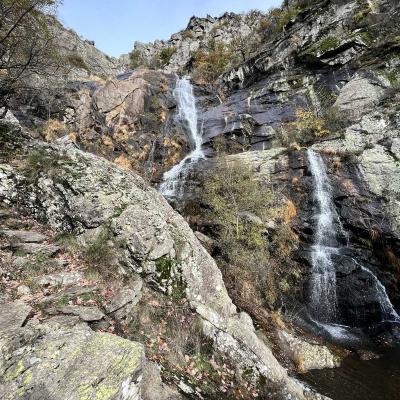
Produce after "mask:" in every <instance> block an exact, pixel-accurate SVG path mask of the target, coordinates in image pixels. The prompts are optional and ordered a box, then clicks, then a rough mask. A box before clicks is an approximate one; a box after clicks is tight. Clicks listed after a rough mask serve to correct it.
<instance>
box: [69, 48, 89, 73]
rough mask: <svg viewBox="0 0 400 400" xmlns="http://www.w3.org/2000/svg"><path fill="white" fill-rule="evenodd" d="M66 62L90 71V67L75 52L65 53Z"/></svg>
mask: <svg viewBox="0 0 400 400" xmlns="http://www.w3.org/2000/svg"><path fill="white" fill-rule="evenodd" d="M67 62H68V63H69V64H70V65H72V66H73V67H75V68H79V69H84V70H85V71H87V72H90V68H89V67H88V65H87V64H86V63H85V61H84V59H83V58H82V57H81V56H80V55H79V54H78V53H76V52H74V53H71V54H68V55H67Z"/></svg>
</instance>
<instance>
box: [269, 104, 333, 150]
mask: <svg viewBox="0 0 400 400" xmlns="http://www.w3.org/2000/svg"><path fill="white" fill-rule="evenodd" d="M329 133H330V131H329V130H328V129H327V128H326V121H325V120H324V119H323V118H321V117H318V116H317V115H315V114H314V113H313V112H311V111H305V110H302V109H299V110H297V111H296V119H295V120H294V121H293V122H288V123H286V124H282V125H281V128H280V130H279V132H278V135H277V136H278V140H279V141H280V143H281V144H282V145H284V146H291V147H296V146H298V145H299V144H300V145H301V144H305V143H308V142H312V141H313V140H315V139H317V138H320V137H323V136H326V135H328V134H329Z"/></svg>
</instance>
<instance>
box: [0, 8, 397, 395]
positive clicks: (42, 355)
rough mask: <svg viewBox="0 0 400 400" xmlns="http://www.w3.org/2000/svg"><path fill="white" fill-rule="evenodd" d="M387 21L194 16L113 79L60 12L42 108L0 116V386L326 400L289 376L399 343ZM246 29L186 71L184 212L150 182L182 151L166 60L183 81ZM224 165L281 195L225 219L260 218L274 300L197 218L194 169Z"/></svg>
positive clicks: (359, 13) (332, 14)
mask: <svg viewBox="0 0 400 400" xmlns="http://www.w3.org/2000/svg"><path fill="white" fill-rule="evenodd" d="M399 17H400V6H399V4H398V3H397V1H395V0H376V1H363V0H359V1H350V0H348V1H345V0H318V1H307V0H293V1H287V2H285V4H284V6H283V7H282V8H281V9H279V10H273V11H271V12H270V13H261V12H251V13H249V14H244V15H235V14H231V13H227V14H224V15H223V16H221V17H219V18H213V17H209V16H208V17H206V18H196V17H193V18H191V20H190V21H189V24H188V26H187V28H186V29H185V30H183V31H181V32H179V33H177V34H175V35H173V36H172V37H171V39H170V40H168V41H157V42H155V43H151V44H141V43H136V44H135V48H134V51H133V53H132V54H133V56H134V57H136V58H138V59H140V60H139V61H140V62H139V63H138V65H139V64H145V65H147V66H150V67H151V66H153V67H156V68H153V69H148V68H143V67H142V66H140V67H138V68H135V69H134V70H129V71H126V70H124V68H126V67H124V64H126V60H125V58H126V57H123V59H121V60H119V61H118V60H115V59H112V58H109V57H107V56H105V55H104V54H102V53H101V52H99V51H98V50H96V48H95V47H94V45H93V44H92V43H90V42H88V41H82V40H81V39H80V38H79V37H78V36H77V35H76V34H75V33H74V32H71V31H67V30H65V29H64V28H62V26H61V25H58V23H56V24H55V25H54V29H56V30H57V31H58V32H59V37H60V38H61V39H62V40H60V43H62V44H61V45H60V47H61V50H62V52H63V53H64V55H65V57H66V58H67V59H68V60H69V63H70V65H71V68H70V74H69V77H68V78H67V81H66V83H65V85H63V88H62V90H61V91H60V93H59V95H58V96H57V99H56V100H57V101H55V102H53V103H52V104H51V105H50V107H48V106H47V105H46V107H47V108H45V104H44V101H43V99H41V98H36V99H35V101H31V100H32V99H30V98H28V99H19V102H18V104H17V103H16V104H15V107H14V108H13V109H12V110H11V111H13V114H14V115H15V117H16V118H15V117H14V116H13V115H12V114H8V116H7V119H8V120H9V122H8V123H2V124H1V125H0V145H1V146H0V201H1V202H2V208H1V209H0V220H1V237H0V239H1V241H0V251H1V252H2V253H1V255H2V256H3V257H2V264H1V270H0V272H1V275H2V277H3V278H4V282H6V283H5V286H4V288H3V286H0V294H1V296H0V301H1V302H2V305H3V306H4V307H2V312H1V313H0V320H1V322H3V321H4V323H1V324H0V326H1V329H0V342H1V346H2V348H1V352H2V359H1V360H0V373H1V375H2V378H1V379H0V389H3V391H4V393H6V397H5V398H7V399H8V398H10V399H12V398H21V399H22V398H26V396H27V395H29V396H31V398H53V397H54V396H58V397H54V398H60V399H61V398H75V397H73V396H76V394H77V393H78V395H79V396H80V397H77V398H88V399H92V398H100V397H101V398H104V399H140V398H144V399H148V400H151V399H153V398H154V399H158V398H160V399H163V400H164V399H165V400H168V399H169V400H173V399H180V398H193V397H197V398H210V399H211V398H232V396H237V397H235V398H251V397H255V396H259V398H271V399H272V398H276V399H319V398H321V399H322V398H323V397H322V396H320V395H318V394H316V393H315V392H314V391H313V390H311V389H309V388H308V387H306V386H304V385H303V384H302V383H301V382H299V381H298V380H297V379H295V378H292V376H291V373H290V371H296V372H304V371H306V370H308V369H314V368H326V367H329V368H333V367H336V366H337V365H338V364H339V363H340V359H341V357H343V356H344V355H345V354H347V353H346V352H347V350H346V351H343V348H351V349H352V348H358V347H363V346H365V345H369V344H370V342H371V341H374V342H375V343H376V342H379V343H383V342H384V343H387V342H392V341H396V340H398V339H399V336H400V333H399V327H398V325H399V324H398V321H396V320H390V321H387V320H386V319H387V318H386V317H387V310H385V307H386V306H387V305H388V304H390V306H391V307H392V306H393V307H394V308H393V310H394V309H398V308H399V307H400V275H399V265H400V264H399V260H400V236H399V232H400V167H399V162H400V108H399V106H398V104H399V100H400V40H399V38H400V36H399V35H400V32H399V26H398V20H399ZM250 38H251V45H250ZM239 39H240V40H239ZM246 41H249V48H246V49H245V51H244V52H243V54H241V55H240V57H235V60H234V62H231V63H228V64H226V65H227V67H226V70H225V72H224V73H223V74H221V75H220V76H219V77H218V79H217V80H216V81H215V82H213V83H212V84H210V82H206V80H204V79H196V81H195V82H193V87H194V94H195V96H196V100H197V112H198V120H199V125H200V126H201V132H202V139H203V150H204V153H205V154H206V156H207V159H206V160H201V161H200V162H198V164H196V165H195V167H193V169H192V170H191V171H190V176H189V178H188V179H187V181H188V182H189V183H190V185H188V187H186V188H185V196H184V197H183V198H179V199H172V200H173V201H172V203H173V204H174V206H176V208H178V209H179V211H180V212H181V214H183V216H181V215H180V214H179V213H178V212H176V211H174V210H173V208H172V207H171V206H170V205H169V204H168V202H167V201H166V200H165V199H164V198H163V197H162V196H161V195H160V194H159V193H158V192H157V191H156V190H155V188H152V187H151V186H152V185H153V186H157V185H158V183H159V181H160V179H162V174H163V173H164V172H165V171H167V170H169V169H170V168H171V167H173V166H174V165H176V164H177V163H179V161H181V160H182V159H183V158H184V157H185V156H186V155H187V154H188V152H189V151H190V149H191V146H192V144H191V142H190V141H191V139H190V137H189V136H188V134H187V127H186V126H185V124H182V121H181V120H180V119H179V118H177V113H178V110H177V101H176V98H175V93H174V90H175V86H176V82H177V79H178V78H177V75H176V73H179V74H189V75H190V74H191V73H192V72H193V71H194V70H195V67H196V66H195V65H194V62H195V57H196V53H197V52H198V51H204V52H206V53H207V52H209V51H214V50H215V43H222V44H223V45H224V46H225V45H226V46H234V47H235V48H236V49H239V48H242V46H243V43H246ZM210 42H212V43H211V44H212V45H210ZM255 44H256V45H255ZM210 48H213V49H214V50H210ZM160 54H162V55H163V57H164V56H165V57H164V59H163V60H162V61H163V63H162V65H161V64H160V63H159V60H158V61H157V62H156V63H155V64H154V59H155V58H157V59H158V58H159V56H160ZM224 54H225V53H224ZM214 55H215V54H214ZM124 60H125V61H124ZM131 61H132V59H131ZM136 61H137V60H136ZM203 61H204V60H203ZM207 62H210V61H209V60H208V61H207ZM121 65H122V67H121ZM211 68H212V66H211ZM44 110H46V112H44ZM49 116H50V117H51V118H49ZM18 120H19V121H20V123H21V124H22V126H20V125H19V122H18ZM310 149H311V150H313V151H315V152H316V153H318V154H320V155H321V156H322V162H323V164H324V166H325V168H326V174H327V177H328V179H329V185H330V190H329V192H330V193H329V195H330V196H331V199H332V204H330V206H331V207H332V209H333V212H334V214H335V219H334V221H335V222H334V223H333V224H332V230H334V231H335V232H338V233H337V235H336V236H337V238H335V241H337V243H335V246H337V248H340V252H338V253H337V254H334V255H333V256H332V260H333V262H334V264H335V280H336V298H337V315H336V319H335V321H332V322H333V323H334V324H335V325H334V328H335V329H336V330H334V331H332V329H331V330H329V329H330V328H332V326H328V328H327V327H326V326H323V325H321V324H320V323H318V321H315V320H313V318H312V315H310V310H309V298H310V281H311V278H312V274H313V265H312V264H313V260H312V251H313V246H314V244H315V236H316V230H317V223H316V218H317V215H318V204H317V203H316V201H315V195H314V191H315V182H314V179H313V178H314V177H313V173H312V168H311V165H310V162H309V159H308V156H307V154H308V152H307V150H310ZM225 162H226V164H227V165H237V164H240V165H246V166H249V167H250V170H251V171H252V173H253V174H254V179H255V180H256V181H257V182H261V184H262V185H263V186H264V187H267V188H268V189H269V190H270V191H271V193H273V195H274V196H275V197H274V201H275V203H274V204H273V205H271V203H270V202H268V201H267V199H265V202H266V205H265V207H266V208H267V207H268V208H269V207H270V208H271V211H275V214H274V215H273V216H271V217H269V220H268V221H264V220H262V219H261V218H260V217H259V216H257V215H253V214H252V213H251V212H249V210H247V209H246V210H242V211H243V212H242V213H241V214H240V218H243V219H245V220H246V223H254V224H255V225H257V226H259V227H260V226H261V228H262V229H261V228H260V229H261V231H262V241H263V244H264V246H265V247H266V248H268V251H269V253H268V262H267V263H266V266H265V270H263V271H262V272H263V273H262V275H261V278H260V275H257V277H256V278H255V277H254V276H253V281H254V280H260V281H262V282H263V283H269V282H267V281H268V280H272V278H271V276H272V275H274V276H276V278H274V279H276V280H277V282H276V288H275V289H274V293H273V296H272V295H271V294H270V293H268V289H266V290H265V292H262V291H261V290H258V292H257V291H252V290H253V286H251V284H252V283H254V282H248V281H246V279H244V278H243V276H247V277H248V276H251V271H250V270H249V271H247V270H246V271H241V272H243V274H242V275H240V274H237V276H234V279H232V274H234V273H232V270H233V271H235V270H234V269H233V267H234V266H233V265H228V267H232V270H231V271H230V270H229V268H227V266H226V262H225V263H224V260H223V257H222V253H223V250H224V249H221V246H220V245H219V244H218V235H219V228H218V226H217V225H216V223H215V222H214V221H209V220H207V218H205V217H204V215H207V212H208V211H209V209H208V208H209V206H208V205H207V204H205V203H204V198H203V192H204V190H205V187H206V183H207V177H210V176H213V174H214V171H215V170H214V168H215V167H216V166H218V164H219V163H225ZM3 206H4V207H3ZM3 208H4V209H5V210H7V211H4V212H3V211H2V210H3ZM10 210H13V211H10ZM276 210H278V211H276ZM10 213H11V214H10ZM13 213H15V214H13ZM336 214H337V216H336ZM271 215H272V213H271ZM29 218H33V219H34V222H32V223H31V222H30V221H29V220H28V219H29ZM25 219H27V221H25ZM17 221H18V222H17ZM21 223H22V225H21ZM189 223H190V224H191V227H190V226H189ZM35 224H40V225H39V226H36V225H35ZM32 226H33V227H35V226H36V228H37V229H36V228H35V230H34V229H33V228H32ZM282 227H284V228H285V231H284V233H286V236H285V237H283V239H282V241H284V243H283V244H284V245H285V246H286V247H287V248H285V249H284V251H285V256H282V251H281V252H279V250H280V249H279V248H278V247H279V245H280V244H281V243H277V241H276V237H278V236H279V234H280V232H281V231H280V228H282ZM191 228H193V229H196V230H197V232H196V233H194V232H193V231H192V229H191ZM58 236H60V238H61V239H62V238H63V239H64V241H65V240H66V239H68V240H66V241H67V242H68V243H69V242H71V243H73V246H70V248H69V250H68V251H67V250H66V249H65V248H64V247H63V245H61V244H60V243H62V240H61V239H60V238H58V239H59V240H57V239H56V238H57V237H58ZM60 240H61V242H60ZM203 245H204V246H205V247H207V249H208V251H207V250H206V249H205V248H204V247H203ZM288 249H289V250H288ZM210 253H211V254H212V256H213V257H214V259H213V257H212V256H211V255H210ZM249 258H250V257H249ZM215 260H217V261H218V263H216V261H215ZM93 270H94V271H93ZM93 272H95V273H96V274H99V275H100V276H101V278H99V277H98V276H97V277H96V278H93V276H92V273H93ZM32 274H33V278H32V276H29V275H32ZM229 274H230V275H229ZM246 274H248V275H246ZM115 280H116V281H117V282H118V283H117V284H116V283H115V282H114V281H115ZM256 283H258V282H256ZM254 287H255V285H254ZM262 287H265V286H262ZM266 287H268V286H266ZM263 290H264V289H263ZM249 297H250V299H251V300H252V301H250V302H249ZM272 297H274V299H273V300H271V298H272ZM256 299H257V301H256ZM258 299H261V300H260V301H258ZM253 300H254V301H253ZM293 310H294V311H293ZM385 313H386V314H385ZM337 324H340V326H342V325H346V326H347V327H348V330H346V331H345V334H342V335H337V332H338V331H337V329H339V330H340V329H341V328H338V326H339V325H337ZM3 327H4V328H3ZM346 329H347V328H346ZM340 332H343V331H340ZM339 336H340V337H339ZM332 343H334V344H335V345H332ZM100 346H101V349H100ZM336 346H339V347H340V346H341V348H340V349H339V348H338V347H336ZM63 349H67V351H65V352H64V350H63ZM67 353H68V354H67ZM54 354H57V355H59V356H60V357H59V358H60V359H59V360H58V361H55V360H54ZM77 363H79V364H80V365H82V370H83V369H84V370H85V373H84V374H79V376H77V371H78V372H79V371H81V368H79V369H78V370H74V366H75V365H76V364H77ZM97 363H102V364H103V363H105V364H106V365H107V370H109V371H110V373H109V374H108V373H107V374H105V373H104V369H101V370H99V369H98V368H97V367H96V364H97ZM153 363H155V364H153ZM156 365H159V366H161V375H160V371H159V370H158V368H157V366H156ZM288 369H289V373H288ZM161 376H162V381H161ZM48 377H51V379H50V378H48ZM64 377H68V379H67V383H66V385H65V386H63V387H61V388H59V387H56V385H55V383H54V382H56V381H58V380H60V379H64ZM153 381H154V382H157V384H156V385H154V388H153V387H152V385H151V383H152V382H153ZM149 382H150V383H149ZM178 391H179V393H178ZM15 393H16V394H15ZM238 393H239V394H238ZM46 396H47V397H46ZM51 396H53V397H51ZM224 396H225V397H224ZM230 396H231V397H230ZM263 396H264V397H263Z"/></svg>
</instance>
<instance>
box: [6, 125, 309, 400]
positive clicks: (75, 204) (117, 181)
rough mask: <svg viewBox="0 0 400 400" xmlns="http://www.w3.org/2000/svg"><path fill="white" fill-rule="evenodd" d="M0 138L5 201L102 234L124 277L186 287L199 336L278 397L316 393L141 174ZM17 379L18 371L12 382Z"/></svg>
mask: <svg viewBox="0 0 400 400" xmlns="http://www.w3.org/2000/svg"><path fill="white" fill-rule="evenodd" d="M1 141H2V149H4V150H3V151H2V160H3V162H2V165H1V187H0V195H1V199H2V201H3V202H6V203H9V204H18V205H19V206H20V207H23V208H24V209H25V210H28V211H29V213H30V214H31V215H33V216H34V217H35V218H37V219H39V220H41V221H44V222H46V223H48V224H49V226H51V227H52V228H53V229H55V230H58V231H60V232H71V233H74V234H77V235H78V238H77V240H78V242H80V243H82V245H85V244H86V246H87V245H88V244H90V243H94V242H96V241H97V240H99V236H101V235H102V234H103V232H107V243H109V242H110V243H111V246H112V247H113V248H114V250H115V251H114V254H115V260H114V261H111V260H110V261H109V264H107V266H106V267H107V268H112V264H114V268H117V269H118V268H120V269H121V271H123V272H122V273H123V274H125V275H131V274H140V275H141V276H142V277H143V278H144V279H145V281H146V282H149V283H152V284H155V285H156V287H158V288H159V289H160V290H162V291H165V292H166V293H171V292H172V291H173V290H178V289H180V290H184V293H185V297H186V298H187V299H188V301H189V305H190V306H191V308H192V309H193V310H195V311H196V312H197V314H198V315H199V316H200V317H201V326H202V329H203V330H204V334H205V335H206V336H208V337H209V338H211V339H212V341H213V343H214V345H215V347H216V349H219V350H220V351H221V352H222V353H223V354H225V355H226V356H227V357H229V358H231V360H232V361H234V362H235V365H236V366H237V367H238V368H240V370H242V371H246V370H248V369H250V370H251V371H252V374H255V376H256V377H257V376H263V377H264V379H265V380H266V381H267V383H268V385H269V386H270V390H274V392H275V394H276V396H278V398H284V397H287V396H291V398H296V399H305V398H315V395H314V394H313V393H312V392H311V391H309V390H308V389H306V388H305V387H303V386H302V385H301V384H300V383H298V382H296V381H295V380H293V379H291V378H289V377H288V375H287V372H286V370H285V369H283V368H282V367H281V366H280V365H279V363H278V361H277V360H276V359H275V358H274V356H273V355H272V353H271V350H270V349H269V348H268V347H267V345H266V344H265V343H263V341H262V340H261V339H259V338H258V337H257V335H256V332H255V329H254V326H253V323H252V321H251V319H250V318H249V317H248V315H247V314H245V313H237V311H236V307H235V306H234V305H233V303H232V301H231V299H230V298H229V296H228V294H227V292H226V289H225V286H224V283H223V280H222V276H221V273H220V271H219V270H218V268H217V266H216V264H215V262H214V261H213V259H212V258H211V257H210V256H209V255H208V253H207V252H206V251H205V249H204V248H203V247H202V246H201V245H200V243H199V242H198V240H197V239H196V237H195V236H194V234H193V232H192V231H191V230H190V228H189V227H188V225H187V224H186V222H185V221H184V220H183V218H182V217H180V216H179V215H178V214H177V213H175V212H174V211H173V210H172V208H171V207H170V206H169V205H168V204H167V202H166V200H164V199H163V198H162V196H161V195H159V194H158V193H157V192H156V191H155V190H154V189H152V188H150V187H148V186H147V185H146V184H145V182H144V181H143V180H142V179H141V178H140V177H138V176H136V175H133V174H128V173H125V172H123V171H122V170H121V169H119V168H118V167H116V166H114V165H112V164H110V163H109V162H107V161H104V160H102V159H101V158H98V157H96V156H93V155H90V154H87V153H83V152H81V151H79V150H77V149H76V148H75V146H74V145H73V144H70V145H67V146H65V145H64V146H61V147H58V146H56V145H53V146H46V145H44V144H42V143H40V142H35V141H32V140H31V139H29V137H26V136H25V135H24V133H23V132H22V131H21V130H20V128H18V127H15V126H14V127H10V126H8V127H7V126H3V127H2V138H1ZM107 243H104V244H103V245H104V246H106V245H107ZM81 318H82V317H81ZM25 319H26V316H24V318H23V320H25ZM60 345H61V344H60ZM110 361H111V360H110ZM22 362H23V361H22ZM71 362H72V361H71ZM66 368H67V369H68V368H70V367H69V366H68V364H67V366H66ZM135 368H136V364H135ZM38 374H39V372H38ZM130 374H132V372H130ZM19 377H20V375H19V373H18V374H16V375H12V378H11V379H12V380H14V379H17V378H18V379H19ZM21 379H23V378H21ZM23 382H26V381H23ZM20 385H21V383H20ZM24 385H26V383H22V388H24V387H25V386H24ZM36 385H39V380H38V381H37V382H34V384H33V388H31V390H32V392H33V393H35V395H36V394H37V393H38V392H37V390H39V387H40V385H39V386H36ZM122 386H123V385H122ZM272 386H273V387H274V389H272ZM66 390H73V389H69V388H66ZM96 390H97V391H96V393H98V392H99V391H101V390H102V389H101V388H97V389H96ZM135 390H136V389H135ZM135 390H133V389H132V392H135ZM190 390H192V389H190ZM135 393H136V392H135ZM107 398H113V397H107ZM126 398H135V397H134V395H133V394H130V397H126Z"/></svg>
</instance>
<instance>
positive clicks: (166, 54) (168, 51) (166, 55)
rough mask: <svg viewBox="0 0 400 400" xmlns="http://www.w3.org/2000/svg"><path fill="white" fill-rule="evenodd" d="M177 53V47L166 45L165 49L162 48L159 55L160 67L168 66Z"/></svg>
mask: <svg viewBox="0 0 400 400" xmlns="http://www.w3.org/2000/svg"><path fill="white" fill-rule="evenodd" d="M175 53H176V47H165V48H164V49H162V50H161V51H160V54H159V55H158V57H159V64H160V67H161V68H164V67H166V66H167V65H168V64H169V62H170V61H171V58H172V56H173V55H174V54H175Z"/></svg>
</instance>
